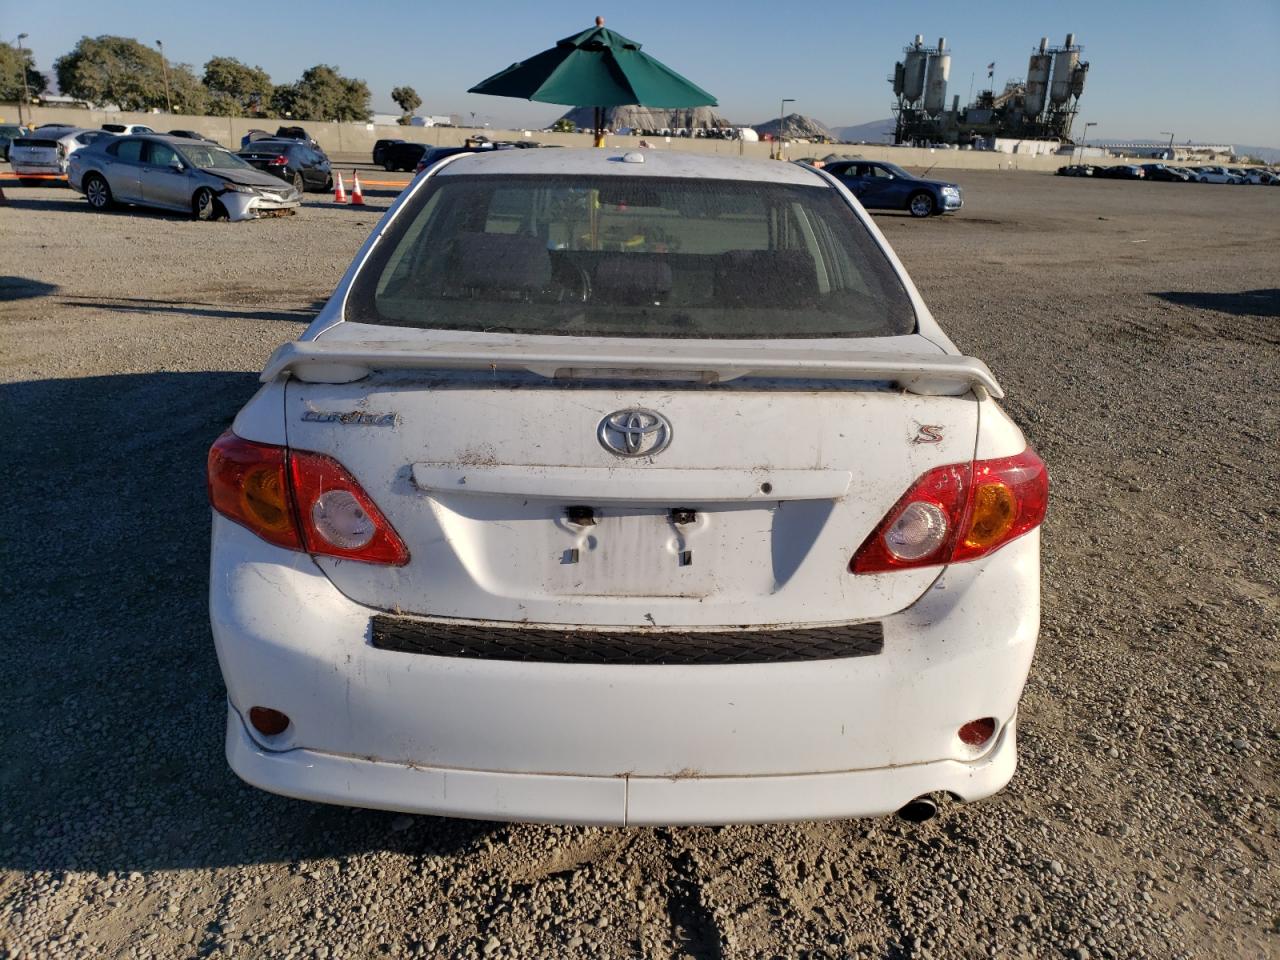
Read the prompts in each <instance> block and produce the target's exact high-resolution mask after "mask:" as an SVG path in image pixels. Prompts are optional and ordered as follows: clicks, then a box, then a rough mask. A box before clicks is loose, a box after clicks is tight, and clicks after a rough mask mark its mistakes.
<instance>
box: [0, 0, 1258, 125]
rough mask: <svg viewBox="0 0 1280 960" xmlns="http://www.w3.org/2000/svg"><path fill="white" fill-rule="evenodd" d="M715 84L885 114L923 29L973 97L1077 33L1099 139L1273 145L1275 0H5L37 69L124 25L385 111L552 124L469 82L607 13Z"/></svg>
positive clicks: (833, 112)
mask: <svg viewBox="0 0 1280 960" xmlns="http://www.w3.org/2000/svg"><path fill="white" fill-rule="evenodd" d="M597 14H598V15H601V16H604V17H605V18H606V23H607V25H608V26H609V27H610V28H611V29H614V30H617V31H618V32H619V33H621V34H623V35H624V36H627V37H629V38H631V39H633V40H637V41H639V42H640V43H641V44H643V46H644V49H645V51H646V52H648V53H650V54H652V55H654V56H656V57H657V58H658V59H660V60H662V61H663V62H665V63H667V64H668V65H669V66H671V67H672V68H673V69H675V70H677V71H678V72H680V73H682V74H684V75H685V76H686V77H688V78H689V79H690V80H692V81H693V82H694V83H696V84H698V85H699V86H701V87H703V88H704V89H706V90H709V91H711V93H713V94H715V95H716V97H717V98H718V99H719V102H720V109H719V113H720V114H721V115H722V116H725V117H727V118H728V119H729V120H731V121H732V122H734V123H737V124H749V123H759V122H761V121H764V120H767V119H769V118H770V117H774V116H777V112H778V107H779V100H780V99H781V98H783V97H790V98H794V99H795V101H796V102H795V103H794V104H792V105H789V107H788V112H793V111H794V112H797V113H802V114H805V115H806V116H810V117H813V118H815V119H817V120H820V121H822V122H823V123H826V124H827V125H828V126H847V125H852V124H858V123H866V122H869V121H873V120H879V119H881V118H883V117H887V116H889V115H890V110H889V107H890V103H891V100H892V91H891V90H890V87H889V84H888V82H887V78H888V77H889V76H890V75H891V74H892V72H893V64H894V61H895V60H898V59H900V58H901V56H902V47H903V46H905V45H906V44H907V43H909V42H910V41H911V39H912V38H913V37H914V35H915V34H917V33H921V34H923V35H924V36H925V39H926V42H928V43H934V42H936V41H937V39H938V37H940V36H944V37H946V38H947V42H948V45H949V46H950V47H951V49H952V64H951V84H950V87H949V88H948V96H947V101H948V103H950V100H951V97H952V95H955V94H959V96H960V100H961V103H966V102H968V99H969V91H970V84H971V77H972V78H973V79H972V82H973V88H974V89H975V90H976V89H979V88H981V86H982V85H983V82H984V80H985V78H986V66H987V64H988V63H990V62H991V61H995V63H996V71H995V81H996V86H997V87H1001V86H1003V82H1004V81H1005V80H1007V79H1013V78H1019V79H1021V78H1023V77H1025V75H1026V69H1027V57H1028V55H1029V54H1030V52H1031V49H1032V47H1033V46H1035V45H1037V44H1038V42H1039V39H1040V37H1042V36H1048V38H1049V41H1050V43H1054V44H1057V43H1061V42H1062V41H1063V39H1064V37H1065V35H1066V34H1067V33H1068V32H1074V33H1075V35H1076V42H1077V43H1080V44H1082V45H1083V47H1084V52H1083V55H1082V58H1083V59H1085V60H1087V61H1089V62H1090V64H1091V68H1090V71H1089V79H1088V84H1087V86H1086V88H1085V92H1084V96H1083V97H1082V99H1081V116H1080V118H1079V119H1078V121H1077V123H1078V124H1082V123H1083V122H1084V121H1086V120H1087V121H1090V122H1095V123H1097V126H1096V127H1094V128H1092V129H1091V130H1090V132H1089V136H1090V138H1091V139H1128V138H1133V139H1153V140H1162V139H1165V138H1166V137H1167V136H1168V133H1164V134H1162V133H1161V131H1168V132H1172V133H1173V134H1174V136H1175V139H1176V140H1177V141H1178V142H1184V141H1188V140H1195V141H1201V142H1215V143H1217V142H1225V143H1244V144H1252V145H1261V146H1280V57H1277V56H1276V54H1275V51H1276V50H1277V49H1280V0H1236V2H1234V3H1231V4H1228V5H1224V6H1222V7H1217V6H1216V5H1214V4H1208V5H1206V4H1205V3H1204V2H1203V0H1196V2H1190V0H1165V2H1151V0H1074V2H1072V3H1070V4H1068V3H1064V2H1061V0H1056V2H1047V0H1021V2H1017V3H1003V2H1002V3H995V2H985V0H978V2H974V3H956V2H954V0H951V2H911V0H900V2H884V3H870V2H858V0H852V2H844V3H834V4H830V3H818V4H801V3H778V2H777V0H773V2H760V0H735V2H732V3H730V2H724V0H716V2H693V0H686V2H670V0H646V2H643V3H634V2H633V3H625V4H622V3H617V2H613V0H607V2H606V0H596V2H594V3H591V4H583V3H574V4H570V3H566V2H562V0H542V2H539V3H536V4H532V3H515V2H507V0H487V2H482V3H457V2H454V3H439V2H436V0H418V2H413V3H410V2H405V0H388V2H383V3H370V4H357V3H353V2H350V0H348V2H344V3H334V2H330V0H312V2H309V3H304V4H302V5H300V6H299V5H295V6H293V7H288V8H280V7H276V6H271V5H263V4H261V3H248V2H244V0H220V2H219V3H216V4H212V5H208V4H198V3H174V2H172V0H130V2H129V3H128V4H127V5H125V4H103V3H101V0H94V2H89V0H58V2H57V3H56V4H54V3H49V4H40V5H35V4H31V3H29V2H27V0H0V40H2V41H4V42H8V43H12V42H13V41H14V39H15V37H16V35H17V34H18V33H20V32H24V33H27V34H29V37H28V39H27V41H26V46H27V47H28V48H29V49H31V50H33V51H34V53H35V57H36V62H37V65H38V66H39V67H40V69H42V70H44V71H45V72H51V67H52V64H53V61H54V60H55V59H56V58H57V57H58V56H60V55H61V54H63V53H65V52H67V51H68V50H70V49H71V48H72V47H73V46H74V45H75V43H76V41H77V40H78V39H79V38H80V37H81V36H84V35H91V36H97V35H99V34H107V33H110V34H118V35H123V36H131V37H136V38H137V39H139V40H142V41H144V42H149V43H152V42H154V41H155V40H157V39H159V40H162V41H163V42H164V49H165V53H166V55H167V56H168V57H169V58H170V60H172V61H177V62H182V63H188V64H191V65H192V66H193V67H194V68H195V69H196V72H197V74H199V73H200V72H201V67H202V65H203V64H204V62H205V61H206V60H208V59H209V58H210V57H211V56H216V55H221V56H232V57H236V58H237V59H240V60H243V61H245V62H247V63H250V64H253V65H258V66H261V67H263V68H265V69H266V70H267V72H268V73H270V74H271V77H272V79H273V80H274V81H275V82H276V83H287V82H290V81H292V80H295V79H297V77H298V76H299V75H300V74H301V73H302V71H303V70H305V69H306V68H307V67H310V66H313V65H314V64H317V63H329V64H332V65H335V66H337V67H338V68H339V69H340V70H341V71H342V72H343V73H344V74H346V75H348V76H355V77H360V78H362V79H364V80H365V81H366V82H367V83H368V84H369V87H370V89H371V90H372V92H373V107H374V109H375V110H376V111H378V112H394V111H395V107H394V106H393V104H392V101H391V97H390V91H391V88H392V87H394V86H397V85H401V84H407V85H409V86H412V87H414V88H415V89H416V90H417V91H418V93H419V95H420V96H421V97H422V99H423V105H422V107H421V108H420V110H419V113H429V114H447V113H457V114H461V115H462V116H463V118H464V121H465V120H468V119H469V118H470V115H471V114H472V113H474V114H475V117H476V121H477V123H479V122H485V121H487V122H488V123H490V124H491V125H492V126H494V127H509V126H516V127H519V126H530V127H542V126H546V125H548V124H549V123H550V122H551V121H552V120H554V119H555V118H556V117H557V116H559V115H560V114H561V113H562V112H563V109H562V108H558V107H555V106H551V105H548V104H537V103H529V102H527V101H522V100H510V99H504V98H500V97H486V96H478V95H475V94H468V93H466V90H467V88H468V87H471V86H473V85H475V84H476V83H478V82H479V81H481V80H483V79H484V78H486V77H488V76H489V75H490V74H493V73H496V72H497V71H499V70H501V69H503V68H505V67H507V66H508V65H509V64H511V63H513V62H515V61H517V60H522V59H525V58H527V57H529V56H531V55H533V54H535V53H537V52H539V51H541V50H543V49H545V48H547V47H549V46H552V45H553V44H554V42H555V41H556V40H557V39H560V38H562V37H566V36H569V35H571V34H574V33H577V32H579V31H580V30H583V29H585V28H587V27H589V26H590V25H591V24H592V22H593V19H594V17H595V16H596V15H597Z"/></svg>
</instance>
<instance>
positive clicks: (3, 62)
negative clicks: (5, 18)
mask: <svg viewBox="0 0 1280 960" xmlns="http://www.w3.org/2000/svg"><path fill="white" fill-rule="evenodd" d="M23 72H25V73H26V75H27V93H29V94H30V95H31V96H33V97H38V96H40V94H42V93H44V92H45V91H46V90H48V89H49V78H48V77H46V76H45V75H44V74H43V73H41V72H40V71H39V70H37V69H36V68H35V66H34V61H33V60H32V58H31V51H30V50H26V49H24V50H21V51H19V50H18V48H17V47H11V46H9V44H7V43H0V100H19V99H21V98H22V74H23Z"/></svg>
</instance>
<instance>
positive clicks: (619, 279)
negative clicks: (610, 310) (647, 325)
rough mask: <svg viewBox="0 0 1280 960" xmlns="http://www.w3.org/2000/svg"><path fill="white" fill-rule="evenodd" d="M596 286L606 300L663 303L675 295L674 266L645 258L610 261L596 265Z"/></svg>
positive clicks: (638, 255) (633, 256) (643, 256)
mask: <svg viewBox="0 0 1280 960" xmlns="http://www.w3.org/2000/svg"><path fill="white" fill-rule="evenodd" d="M594 282H595V292H596V294H597V295H599V296H602V297H604V298H606V299H614V300H662V299H664V298H665V297H666V295H667V294H668V293H670V292H671V284H672V280H671V265H670V264H669V263H667V262H666V261H665V260H660V259H656V258H653V257H648V256H645V255H644V254H630V255H627V256H622V257H610V258H609V259H607V260H601V261H600V262H599V263H598V264H597V265H596V269H595V278H594Z"/></svg>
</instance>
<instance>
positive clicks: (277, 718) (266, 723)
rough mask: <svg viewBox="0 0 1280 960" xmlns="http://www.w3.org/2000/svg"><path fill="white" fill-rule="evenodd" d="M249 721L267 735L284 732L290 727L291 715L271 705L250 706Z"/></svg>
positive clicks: (254, 727) (271, 735)
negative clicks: (274, 708) (273, 708)
mask: <svg viewBox="0 0 1280 960" xmlns="http://www.w3.org/2000/svg"><path fill="white" fill-rule="evenodd" d="M249 722H250V723H251V724H253V729H255V730H257V731H258V732H259V733H260V734H262V735H263V736H266V737H274V736H275V735H276V734H278V733H284V732H285V730H287V729H288V727H289V717H288V716H287V715H286V714H283V713H281V712H280V711H279V710H272V709H271V708H270V707H250V708H249Z"/></svg>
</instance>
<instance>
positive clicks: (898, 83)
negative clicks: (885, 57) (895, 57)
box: [893, 63, 906, 97]
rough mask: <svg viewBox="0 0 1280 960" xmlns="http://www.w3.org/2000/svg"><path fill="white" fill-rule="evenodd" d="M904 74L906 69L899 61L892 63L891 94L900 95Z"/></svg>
mask: <svg viewBox="0 0 1280 960" xmlns="http://www.w3.org/2000/svg"><path fill="white" fill-rule="evenodd" d="M905 76H906V69H905V68H904V67H903V66H902V64H901V63H895V64H894V65H893V95H894V96H895V97H900V96H902V81H903V78H904V77H905Z"/></svg>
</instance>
